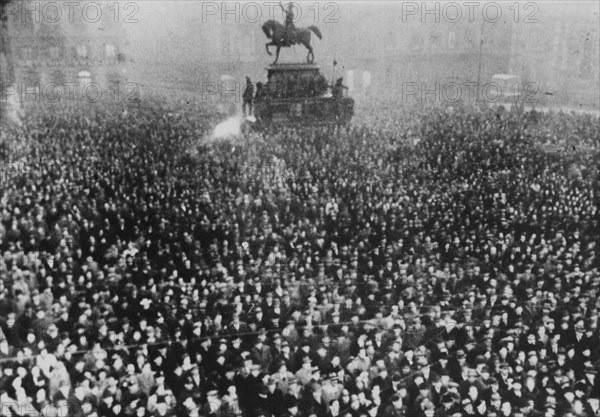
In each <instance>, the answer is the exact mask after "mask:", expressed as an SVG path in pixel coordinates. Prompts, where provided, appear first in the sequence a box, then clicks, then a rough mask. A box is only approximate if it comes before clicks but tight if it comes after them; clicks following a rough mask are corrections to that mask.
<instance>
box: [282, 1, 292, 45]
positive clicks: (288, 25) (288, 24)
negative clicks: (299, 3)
mask: <svg viewBox="0 0 600 417" xmlns="http://www.w3.org/2000/svg"><path fill="white" fill-rule="evenodd" d="M279 7H281V10H283V12H284V13H285V37H286V42H287V43H288V45H289V46H292V45H293V44H294V39H293V38H294V4H293V3H292V2H289V3H288V4H287V8H286V7H284V6H283V4H281V2H279Z"/></svg>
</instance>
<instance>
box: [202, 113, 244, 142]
mask: <svg viewBox="0 0 600 417" xmlns="http://www.w3.org/2000/svg"><path fill="white" fill-rule="evenodd" d="M241 127H242V118H241V117H237V116H236V117H230V118H229V119H227V120H225V121H224V122H221V123H219V124H218V125H217V126H216V127H215V130H214V131H213V133H212V135H211V137H210V138H211V140H216V139H227V138H233V137H235V136H239V135H240V134H241Z"/></svg>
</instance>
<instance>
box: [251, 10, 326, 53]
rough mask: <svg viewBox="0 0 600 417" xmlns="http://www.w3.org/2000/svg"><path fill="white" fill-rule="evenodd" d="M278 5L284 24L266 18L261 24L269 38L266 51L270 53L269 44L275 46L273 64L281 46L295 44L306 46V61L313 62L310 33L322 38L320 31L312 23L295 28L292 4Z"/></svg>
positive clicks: (287, 46)
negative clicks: (282, 12) (304, 26)
mask: <svg viewBox="0 0 600 417" xmlns="http://www.w3.org/2000/svg"><path fill="white" fill-rule="evenodd" d="M279 6H280V7H281V9H282V10H283V11H284V13H285V26H284V25H282V24H281V23H279V22H277V21H276V20H268V21H267V22H265V24H264V25H263V26H262V30H263V32H264V33H265V35H267V39H270V40H271V42H268V43H267V44H266V45H265V48H266V50H267V53H268V54H269V55H272V54H271V51H269V46H275V47H277V55H276V57H275V61H274V62H273V64H276V63H277V60H279V52H280V51H281V48H283V47H286V48H289V47H291V46H293V45H296V44H302V45H304V46H305V47H306V49H308V55H307V56H306V62H308V63H313V62H314V60H315V54H314V53H313V48H312V46H310V33H311V32H313V33H314V34H315V35H317V37H318V38H319V39H323V35H321V31H320V30H319V28H318V27H316V26H314V25H312V26H309V27H307V28H296V27H295V26H294V6H293V4H292V3H288V5H287V7H284V6H283V4H281V3H279Z"/></svg>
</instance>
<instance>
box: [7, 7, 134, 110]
mask: <svg viewBox="0 0 600 417" xmlns="http://www.w3.org/2000/svg"><path fill="white" fill-rule="evenodd" d="M54 4H56V5H57V7H56V8H55V9H53V10H50V9H49V8H47V7H45V4H44V3H41V2H35V1H32V0H22V1H19V2H12V3H11V4H8V5H6V6H5V16H4V22H3V26H2V38H3V42H2V44H3V45H4V46H3V55H4V60H5V61H6V62H7V64H10V65H11V66H12V68H14V71H13V72H12V74H10V77H7V80H4V82H6V83H11V84H16V85H17V86H18V89H19V92H20V93H21V94H20V96H21V99H22V100H39V101H43V100H44V99H45V98H50V99H51V101H53V100H54V99H55V98H56V97H58V94H62V96H63V97H67V95H66V94H68V93H69V92H71V93H70V95H69V97H72V98H74V99H80V98H84V99H85V98H86V97H85V95H83V93H82V87H83V86H85V85H86V84H89V83H96V84H97V86H98V88H96V89H95V91H94V93H93V97H94V98H96V97H99V96H98V95H99V93H101V94H104V95H108V94H109V91H111V89H113V90H114V88H116V86H117V82H122V81H124V80H125V79H126V76H127V73H126V67H125V55H124V53H123V50H124V46H125V45H124V44H125V42H126V40H125V31H124V30H123V28H122V26H121V25H120V24H118V23H119V22H118V21H117V22H115V20H116V18H115V15H114V13H115V12H114V11H113V10H109V8H110V7H111V6H112V5H111V4H109V3H106V2H99V3H96V4H99V5H100V6H101V9H98V10H94V14H92V12H89V13H88V14H87V15H86V14H84V12H83V9H79V10H77V9H73V10H71V14H70V15H69V11H67V10H64V9H61V8H60V7H61V6H60V4H59V3H54ZM90 17H91V18H93V19H92V20H90ZM96 17H97V18H98V20H97V21H96ZM59 90H60V91H59ZM36 94H37V95H36ZM46 96H48V97H46Z"/></svg>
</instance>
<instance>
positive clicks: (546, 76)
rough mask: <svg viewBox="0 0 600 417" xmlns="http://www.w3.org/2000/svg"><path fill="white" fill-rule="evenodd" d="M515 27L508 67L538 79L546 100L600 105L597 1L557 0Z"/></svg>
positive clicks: (531, 80)
mask: <svg viewBox="0 0 600 417" xmlns="http://www.w3.org/2000/svg"><path fill="white" fill-rule="evenodd" d="M544 12H545V13H544V14H543V15H541V16H540V18H539V22H538V23H531V24H526V23H523V24H520V25H516V27H515V30H514V31H513V33H512V40H511V53H510V71H511V72H512V73H514V74H518V75H521V76H522V77H523V81H525V82H531V83H534V84H535V85H536V86H537V87H538V91H539V92H538V95H539V97H540V98H541V99H542V103H543V104H559V103H564V104H569V105H573V106H585V107H588V106H591V107H595V108H598V106H600V103H599V96H600V84H599V82H600V81H599V80H600V73H599V62H600V56H599V51H600V45H599V40H600V33H599V26H600V24H599V4H598V3H597V2H585V1H583V2H578V3H577V6H576V7H575V6H572V5H569V4H558V5H555V6H554V7H552V8H547V10H544Z"/></svg>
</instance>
